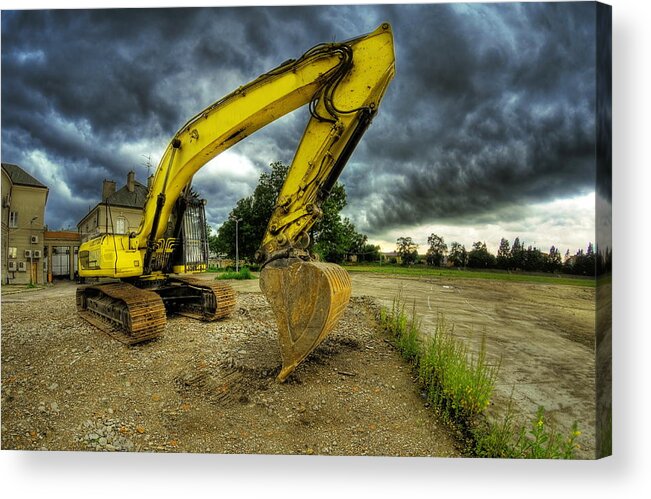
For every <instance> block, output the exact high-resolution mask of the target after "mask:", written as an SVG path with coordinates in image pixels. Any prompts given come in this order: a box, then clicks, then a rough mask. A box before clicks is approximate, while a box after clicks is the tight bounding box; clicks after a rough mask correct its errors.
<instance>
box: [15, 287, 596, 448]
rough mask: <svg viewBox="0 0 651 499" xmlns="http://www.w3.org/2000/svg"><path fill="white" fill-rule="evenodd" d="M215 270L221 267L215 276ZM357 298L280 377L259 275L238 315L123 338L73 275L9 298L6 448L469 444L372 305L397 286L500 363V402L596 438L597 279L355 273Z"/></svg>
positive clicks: (584, 440)
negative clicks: (436, 408) (82, 303)
mask: <svg viewBox="0 0 651 499" xmlns="http://www.w3.org/2000/svg"><path fill="white" fill-rule="evenodd" d="M202 278H204V279H212V278H214V275H212V274H205V275H203V276H202ZM352 280H353V299H352V300H351V306H350V307H349V308H348V310H347V312H346V313H345V315H344V317H343V319H342V320H341V322H340V324H339V326H338V327H337V328H336V329H335V331H334V332H333V333H332V334H331V335H330V336H329V337H328V339H327V340H326V341H325V342H324V343H323V344H322V345H321V346H320V347H319V348H318V349H317V350H315V351H314V352H313V354H312V355H311V356H310V357H309V358H308V360H307V361H306V362H304V363H303V364H302V365H301V366H300V367H299V368H298V369H297V371H296V372H295V373H294V374H293V375H292V376H291V377H290V378H289V379H288V381H287V382H285V383H284V384H278V383H276V382H275V381H274V374H275V373H276V372H277V371H278V369H279V367H280V353H279V349H278V345H277V338H276V329H275V328H276V326H275V323H274V320H273V317H272V314H271V310H270V308H269V306H268V304H267V303H266V300H265V299H264V297H263V296H262V295H261V294H260V292H259V288H258V285H259V283H258V281H257V280H252V281H232V284H233V286H234V287H235V288H236V289H237V290H238V293H239V294H238V306H237V309H236V312H235V314H234V315H233V317H232V318H230V319H228V320H225V321H221V322H217V323H203V322H198V321H194V320H192V319H188V318H185V317H171V318H169V321H168V324H167V327H166V330H165V335H164V336H163V337H162V338H160V339H158V340H156V341H153V342H148V343H145V344H142V345H139V346H135V347H127V346H124V345H122V344H120V343H118V342H116V341H115V340H113V339H111V338H110V337H108V336H107V335H105V334H103V333H100V332H98V331H97V330H95V329H94V328H93V327H91V326H90V325H89V324H87V323H85V322H84V321H83V320H81V319H79V318H78V317H77V315H76V311H75V300H74V292H75V287H76V286H75V285H74V284H73V283H68V282H57V283H56V284H55V285H53V286H48V287H46V288H44V289H41V290H36V291H33V290H30V292H23V293H12V294H9V293H6V291H11V290H10V287H9V289H7V287H3V295H2V448H3V449H32V450H37V449H43V450H45V449H48V450H80V451H81V450H87V451H96V450H97V451H99V450H108V451H120V450H122V451H144V452H211V453H237V454H250V453H257V454H321V455H384V456H445V457H448V456H450V457H451V456H459V455H461V449H462V444H461V443H460V442H459V441H457V440H456V438H455V435H454V434H453V432H451V431H450V430H449V429H448V428H447V427H446V426H445V425H444V424H442V423H441V422H440V421H438V420H437V418H436V416H435V414H434V412H433V411H432V410H431V409H430V408H428V407H427V404H426V402H425V400H424V399H423V396H422V394H421V391H420V389H419V387H418V384H417V383H415V382H414V378H413V375H412V373H411V371H410V369H409V367H408V366H407V365H406V364H405V363H404V361H403V360H402V359H401V358H400V356H399V354H398V353H397V352H396V351H395V350H394V348H393V347H392V346H391V345H390V342H389V339H388V337H387V336H386V334H385V333H383V332H382V331H380V330H379V329H378V328H377V326H376V323H375V321H374V317H373V313H374V312H373V311H374V307H375V306H376V305H377V304H380V305H389V306H390V305H391V300H392V299H393V298H394V297H395V296H396V294H397V293H398V292H400V293H401V294H402V296H403V298H404V299H405V300H406V301H407V303H408V305H409V306H411V303H412V302H413V300H415V307H416V313H417V314H418V315H419V316H420V317H421V319H422V320H423V324H422V330H423V333H424V334H427V332H428V331H431V330H432V328H433V326H434V324H435V322H436V320H437V317H438V314H439V313H441V314H444V316H445V319H446V320H447V321H448V322H449V323H454V325H455V334H457V335H459V336H460V337H463V338H464V340H465V341H467V342H468V343H469V344H470V345H471V346H472V347H473V348H476V347H477V346H478V345H479V342H480V341H481V338H482V335H485V337H486V344H487V348H488V352H489V357H490V359H491V361H492V362H497V361H498V360H499V359H501V369H500V375H499V378H498V385H497V387H496V393H495V397H494V399H493V403H492V405H491V409H490V412H491V414H492V415H493V416H494V417H497V416H498V415H499V413H500V411H501V410H503V408H504V407H506V405H507V404H508V402H509V399H510V397H511V394H513V402H514V407H515V409H516V411H517V412H520V413H521V414H523V415H526V416H530V417H533V414H535V411H536V408H537V406H539V405H543V406H545V408H546V409H547V411H548V413H549V415H550V416H551V417H552V419H553V420H554V421H555V422H556V424H557V425H558V426H559V428H560V429H562V430H566V429H567V430H568V431H569V428H570V426H571V424H572V422H573V421H574V420H576V421H578V423H579V427H580V429H581V431H582V435H581V437H580V443H581V445H582V448H581V450H580V454H579V457H588V458H589V457H592V455H593V452H594V451H593V449H594V444H593V440H594V422H595V418H594V412H595V408H594V405H595V404H594V346H593V341H594V296H595V291H594V289H593V288H584V287H574V286H555V285H539V284H525V283H504V282H496V281H482V280H468V279H457V280H454V279H435V278H427V279H418V278H405V277H391V276H385V275H373V274H352Z"/></svg>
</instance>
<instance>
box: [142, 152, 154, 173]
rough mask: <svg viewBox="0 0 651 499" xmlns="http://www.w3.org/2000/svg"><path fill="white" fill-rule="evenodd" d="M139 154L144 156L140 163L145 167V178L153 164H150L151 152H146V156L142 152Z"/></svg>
mask: <svg viewBox="0 0 651 499" xmlns="http://www.w3.org/2000/svg"><path fill="white" fill-rule="evenodd" d="M140 156H142V157H143V158H145V162H144V163H140V164H141V165H143V166H145V167H146V168H147V178H149V175H150V169H151V168H153V165H152V164H151V154H147V155H146V156H145V155H144V154H141V155H140Z"/></svg>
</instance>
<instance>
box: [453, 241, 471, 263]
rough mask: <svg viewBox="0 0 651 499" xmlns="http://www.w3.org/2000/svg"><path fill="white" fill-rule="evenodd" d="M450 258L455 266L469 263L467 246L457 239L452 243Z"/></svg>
mask: <svg viewBox="0 0 651 499" xmlns="http://www.w3.org/2000/svg"><path fill="white" fill-rule="evenodd" d="M448 257H449V259H450V260H451V261H452V263H453V264H454V266H455V267H465V266H466V265H467V264H468V252H467V251H466V247H465V246H464V245H463V244H461V243H458V242H456V241H454V242H452V243H451V244H450V254H449V255H448Z"/></svg>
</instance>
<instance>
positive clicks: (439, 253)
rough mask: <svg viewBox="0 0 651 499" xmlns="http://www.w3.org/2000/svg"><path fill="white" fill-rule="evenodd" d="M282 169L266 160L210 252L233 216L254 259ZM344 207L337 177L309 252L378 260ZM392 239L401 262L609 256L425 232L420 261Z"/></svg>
mask: <svg viewBox="0 0 651 499" xmlns="http://www.w3.org/2000/svg"><path fill="white" fill-rule="evenodd" d="M288 170H289V165H286V164H284V163H282V162H275V163H271V165H270V170H268V171H265V172H263V173H262V174H261V175H260V178H259V182H258V185H257V187H256V188H255V190H254V191H253V194H251V195H250V196H247V197H244V198H242V199H240V200H239V201H238V202H237V203H236V205H235V207H234V208H233V210H231V212H230V214H229V217H228V219H227V220H226V221H225V222H224V223H223V224H222V225H221V227H220V228H219V230H218V231H217V233H216V234H211V233H210V232H211V231H210V230H209V231H208V232H209V236H208V242H209V247H210V251H211V253H213V254H220V255H225V256H228V257H230V258H234V257H235V230H236V222H235V220H238V222H237V229H238V246H239V248H238V249H239V256H240V258H241V259H242V260H245V261H247V260H248V261H249V262H253V261H254V259H255V253H256V251H257V250H258V248H259V245H260V243H261V241H262V238H263V236H264V233H265V231H266V229H267V223H268V222H269V219H270V218H271V214H272V212H273V208H274V206H275V204H276V199H277V197H278V194H279V193H280V189H281V188H282V185H283V183H284V181H285V178H286V176H287V172H288ZM345 206H346V191H345V189H344V187H343V186H342V185H341V184H339V183H338V182H337V183H336V184H335V186H334V187H333V188H332V191H331V193H330V196H329V197H328V198H327V199H326V201H325V202H324V203H323V205H322V206H321V210H322V212H323V216H322V217H321V219H320V220H319V221H318V222H317V223H316V224H315V225H314V226H313V227H312V229H311V230H310V240H311V246H310V250H311V252H312V253H314V254H316V255H318V256H319V258H320V259H321V260H323V261H328V262H334V263H342V262H344V261H346V260H349V259H350V257H351V256H353V255H354V256H355V258H356V260H357V262H371V263H372V262H381V259H382V255H381V252H380V246H377V245H373V244H369V242H368V238H367V236H366V235H364V234H361V233H360V232H358V231H357V229H356V228H355V225H354V224H353V223H352V222H351V221H350V219H348V218H346V217H343V218H342V216H341V214H340V212H341V210H342V209H343V208H344V207H345ZM208 229H210V227H209V228H208ZM396 244H397V247H396V253H397V255H398V256H399V257H400V259H401V263H402V264H403V265H411V264H414V263H424V264H426V265H429V266H433V267H440V266H443V265H448V266H454V267H458V268H476V269H503V270H523V271H528V272H565V273H571V274H578V275H594V274H595V266H596V267H597V269H598V270H600V271H609V270H610V260H611V258H610V257H611V254H610V252H609V251H608V250H606V252H605V254H604V253H601V252H599V253H598V252H596V251H595V248H594V246H593V244H592V243H589V244H588V246H587V249H586V250H585V251H584V250H579V251H577V253H576V254H575V255H570V253H569V250H567V251H566V253H565V255H564V256H562V255H561V253H560V250H559V249H558V248H557V247H555V246H552V247H551V248H550V249H549V252H548V253H543V252H542V251H541V250H540V249H538V248H535V247H533V246H531V245H529V246H527V247H526V248H525V246H524V244H523V243H521V242H520V239H519V238H518V237H516V238H515V240H514V241H513V243H510V242H509V241H508V240H507V239H505V238H502V239H501V241H500V244H499V248H498V250H497V254H496V255H493V254H492V253H491V252H490V251H488V249H487V247H486V243H485V242H481V241H477V242H475V243H473V245H472V248H471V249H470V250H467V249H466V247H465V246H464V245H463V244H461V243H458V242H456V241H455V242H452V243H450V246H449V247H448V245H447V244H446V243H445V240H444V239H443V237H442V236H439V235H437V234H431V235H430V236H429V237H428V238H427V252H426V254H425V256H424V261H423V262H420V261H421V257H420V256H419V254H418V244H416V243H415V242H414V241H413V239H412V238H411V237H400V238H398V239H397V241H396Z"/></svg>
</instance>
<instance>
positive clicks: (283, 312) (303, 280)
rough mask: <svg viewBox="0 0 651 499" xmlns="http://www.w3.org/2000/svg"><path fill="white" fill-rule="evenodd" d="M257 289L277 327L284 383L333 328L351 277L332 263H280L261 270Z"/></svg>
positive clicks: (271, 264)
mask: <svg viewBox="0 0 651 499" xmlns="http://www.w3.org/2000/svg"><path fill="white" fill-rule="evenodd" d="M260 288H261V289H262V292H263V293H264V294H265V296H266V297H267V300H268V301H269V304H270V305H271V308H272V310H273V312H274V315H275V317H276V322H277V323H278V339H279V343H280V351H281V355H282V361H283V367H282V369H281V371H280V374H278V381H284V380H285V378H287V376H289V374H290V373H291V372H292V371H294V369H296V367H297V366H298V365H299V364H300V363H301V362H302V361H303V360H304V359H305V358H306V357H307V356H308V355H309V354H310V352H312V351H313V350H314V349H315V348H316V347H317V346H319V344H320V343H321V342H322V341H323V340H324V339H325V338H326V336H327V335H328V333H330V331H332V329H333V328H334V327H335V325H336V323H337V321H338V320H339V318H340V317H341V315H342V314H343V312H344V310H345V309H346V305H347V304H348V301H349V299H350V291H351V282H350V276H349V275H348V273H347V272H346V271H345V270H344V269H343V268H341V267H339V266H338V265H335V264H332V263H320V262H305V261H302V260H299V259H296V258H294V259H279V260H275V261H273V262H271V263H270V264H269V265H267V266H266V267H265V268H264V269H263V270H262V273H261V275H260Z"/></svg>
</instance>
